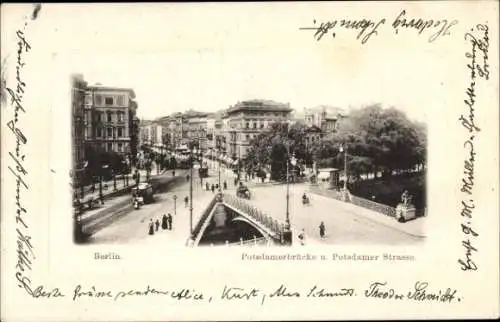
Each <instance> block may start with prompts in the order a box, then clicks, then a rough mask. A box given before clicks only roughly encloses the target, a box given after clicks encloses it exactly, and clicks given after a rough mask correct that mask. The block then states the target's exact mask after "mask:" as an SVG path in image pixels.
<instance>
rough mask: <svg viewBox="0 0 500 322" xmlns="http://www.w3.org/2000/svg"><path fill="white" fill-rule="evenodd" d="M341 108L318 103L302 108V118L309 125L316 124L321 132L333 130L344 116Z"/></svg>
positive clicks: (335, 129)
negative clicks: (314, 105)
mask: <svg viewBox="0 0 500 322" xmlns="http://www.w3.org/2000/svg"><path fill="white" fill-rule="evenodd" d="M345 115H346V114H345V112H344V110H343V109H341V108H339V107H334V106H327V105H320V106H317V107H313V108H304V120H305V122H306V125H308V126H309V127H311V126H317V127H318V128H320V129H321V130H322V131H323V132H325V133H327V132H335V131H337V129H338V126H339V124H340V122H341V120H342V119H343V118H344V117H345Z"/></svg>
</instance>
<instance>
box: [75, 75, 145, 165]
mask: <svg viewBox="0 0 500 322" xmlns="http://www.w3.org/2000/svg"><path fill="white" fill-rule="evenodd" d="M134 99H135V93H134V91H133V90H132V89H130V88H117V87H107V86H101V85H94V86H88V87H87V94H86V97H85V106H86V111H85V138H86V141H87V142H90V143H92V145H93V146H94V147H96V148H100V149H102V150H104V151H107V152H115V153H118V154H122V155H130V156H135V155H136V153H137V145H138V144H139V120H138V118H137V103H136V102H135V101H134ZM141 139H142V137H141Z"/></svg>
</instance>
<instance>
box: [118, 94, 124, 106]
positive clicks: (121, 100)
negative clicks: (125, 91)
mask: <svg viewBox="0 0 500 322" xmlns="http://www.w3.org/2000/svg"><path fill="white" fill-rule="evenodd" d="M117 104H118V106H125V95H119V96H118V98H117Z"/></svg>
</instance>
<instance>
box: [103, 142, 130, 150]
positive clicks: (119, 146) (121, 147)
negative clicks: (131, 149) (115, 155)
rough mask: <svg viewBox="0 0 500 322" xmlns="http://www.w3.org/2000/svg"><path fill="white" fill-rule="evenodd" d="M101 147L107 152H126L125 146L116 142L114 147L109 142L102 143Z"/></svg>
mask: <svg viewBox="0 0 500 322" xmlns="http://www.w3.org/2000/svg"><path fill="white" fill-rule="evenodd" d="M101 147H102V148H103V149H104V150H105V151H107V152H127V151H126V145H125V144H124V143H121V142H118V143H117V144H116V145H115V146H113V143H111V142H109V143H102V145H101Z"/></svg>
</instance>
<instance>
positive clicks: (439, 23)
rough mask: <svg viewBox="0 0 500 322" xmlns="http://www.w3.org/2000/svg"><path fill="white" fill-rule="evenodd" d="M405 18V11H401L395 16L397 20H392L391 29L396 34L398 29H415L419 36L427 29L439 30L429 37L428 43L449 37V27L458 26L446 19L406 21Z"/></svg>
mask: <svg viewBox="0 0 500 322" xmlns="http://www.w3.org/2000/svg"><path fill="white" fill-rule="evenodd" d="M405 16H406V10H402V11H401V12H400V13H399V15H398V16H397V18H396V19H394V21H393V23H392V28H393V29H394V31H395V32H396V34H398V33H399V29H400V28H405V29H416V30H418V34H419V35H420V34H422V33H423V32H424V31H425V30H427V29H428V30H431V29H434V28H439V29H438V31H436V32H435V33H433V34H432V35H431V36H430V37H429V42H434V41H435V40H436V39H438V38H439V37H443V36H447V35H450V29H451V27H453V26H454V25H456V24H458V20H452V21H448V20H447V19H442V20H433V19H429V20H423V19H422V18H418V19H415V18H412V19H409V20H407V19H406V18H405Z"/></svg>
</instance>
